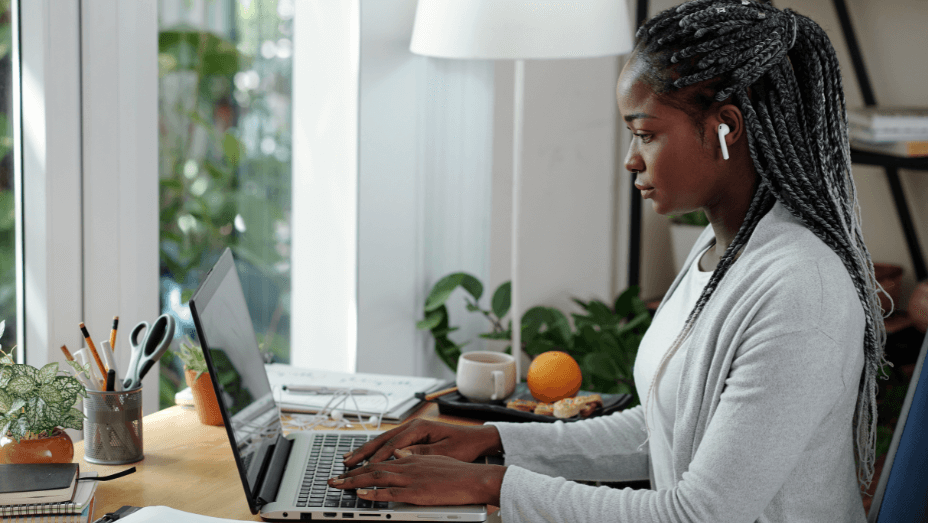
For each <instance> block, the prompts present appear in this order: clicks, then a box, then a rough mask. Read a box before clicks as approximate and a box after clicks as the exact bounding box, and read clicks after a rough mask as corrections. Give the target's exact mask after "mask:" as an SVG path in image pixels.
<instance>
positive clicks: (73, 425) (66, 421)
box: [59, 408, 84, 430]
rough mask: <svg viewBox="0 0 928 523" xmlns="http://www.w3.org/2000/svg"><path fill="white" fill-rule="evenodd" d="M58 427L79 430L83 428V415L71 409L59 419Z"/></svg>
mask: <svg viewBox="0 0 928 523" xmlns="http://www.w3.org/2000/svg"><path fill="white" fill-rule="evenodd" d="M59 425H60V426H62V427H64V428H66V429H74V430H81V429H83V428H84V413H83V412H81V411H79V410H77V409H75V408H72V409H70V410H68V412H67V413H66V414H65V415H64V416H63V417H62V418H61V422H60V423H59Z"/></svg>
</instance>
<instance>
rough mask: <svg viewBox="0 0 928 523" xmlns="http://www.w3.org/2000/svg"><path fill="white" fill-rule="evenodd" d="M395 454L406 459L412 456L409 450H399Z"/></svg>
mask: <svg viewBox="0 0 928 523" xmlns="http://www.w3.org/2000/svg"><path fill="white" fill-rule="evenodd" d="M394 454H396V455H397V456H399V457H401V458H405V457H406V456H412V451H411V450H408V449H397V450H396V451H395V452H394Z"/></svg>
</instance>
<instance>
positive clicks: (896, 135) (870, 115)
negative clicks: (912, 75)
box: [847, 107, 928, 157]
mask: <svg viewBox="0 0 928 523" xmlns="http://www.w3.org/2000/svg"><path fill="white" fill-rule="evenodd" d="M847 119H848V134H849V135H850V139H851V145H852V146H853V147H854V148H855V149H860V150H864V151H871V152H876V153H882V154H890V155H894V156H907V157H913V156H928V108H924V107H863V108H858V109H848V112H847Z"/></svg>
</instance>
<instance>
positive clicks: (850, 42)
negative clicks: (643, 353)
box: [628, 0, 928, 286]
mask: <svg viewBox="0 0 928 523" xmlns="http://www.w3.org/2000/svg"><path fill="white" fill-rule="evenodd" d="M833 2H834V6H835V11H836V12H837V14H838V20H839V21H840V23H841V32H842V33H843V35H844V40H845V42H846V43H847V47H848V51H849V52H850V53H851V62H852V65H853V67H854V73H855V74H856V76H857V84H858V86H859V87H860V91H861V94H862V95H863V98H864V103H865V104H866V105H867V106H874V105H876V104H877V103H876V96H875V95H874V93H873V86H872V84H871V83H870V77H869V75H868V74H867V68H866V65H865V64H864V59H863V55H862V54H861V52H860V45H859V44H858V43H857V36H856V34H855V33H854V27H853V25H852V24H851V17H850V14H849V13H848V10H847V4H845V0H833ZM647 16H648V0H638V5H637V15H636V17H635V18H636V20H637V22H638V24H637V25H636V27H638V26H640V25H641V23H642V22H643V21H644V20H645V19H646V18H647ZM851 162H853V163H857V164H861V165H875V166H879V167H883V170H884V171H885V172H886V179H887V181H888V182H889V188H890V192H891V193H892V197H893V203H894V204H895V207H896V214H897V215H898V217H899V222H900V224H901V225H902V232H903V234H904V235H905V241H906V246H907V247H908V249H909V256H910V257H911V258H912V266H913V267H914V269H915V278H916V280H918V281H921V280H924V279H926V278H928V269H926V267H925V257H924V255H923V254H922V249H921V246H920V245H919V241H918V234H917V232H916V230H915V225H914V223H913V222H912V214H911V211H910V209H909V205H908V202H907V201H906V199H905V193H904V191H903V189H902V183H901V181H900V180H899V169H915V170H919V171H928V158H902V157H898V156H890V155H885V154H878V153H871V152H865V151H859V150H856V149H854V148H853V147H852V148H851ZM630 204H631V205H630V206H629V207H630V212H631V222H630V227H631V230H630V233H631V234H630V238H629V263H628V284H629V285H630V286H631V285H638V284H639V280H640V272H641V198H640V197H639V195H638V192H637V189H635V188H634V179H632V191H631V202H630Z"/></svg>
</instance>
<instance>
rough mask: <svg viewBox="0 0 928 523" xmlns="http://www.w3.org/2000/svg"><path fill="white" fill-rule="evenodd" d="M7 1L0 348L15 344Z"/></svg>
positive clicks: (2, 30) (6, 0)
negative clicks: (0, 329)
mask: <svg viewBox="0 0 928 523" xmlns="http://www.w3.org/2000/svg"><path fill="white" fill-rule="evenodd" d="M11 15H12V13H11V11H10V0H0V321H3V320H6V325H7V328H6V330H5V331H4V332H3V336H2V338H0V346H4V347H12V346H14V345H16V324H17V322H16V214H15V213H16V205H15V200H14V196H13V195H14V188H15V187H14V184H15V183H17V182H18V181H17V179H16V173H14V172H13V124H12V120H13V61H12V59H13V55H12V41H13V28H12V26H11V24H10V20H11Z"/></svg>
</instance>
